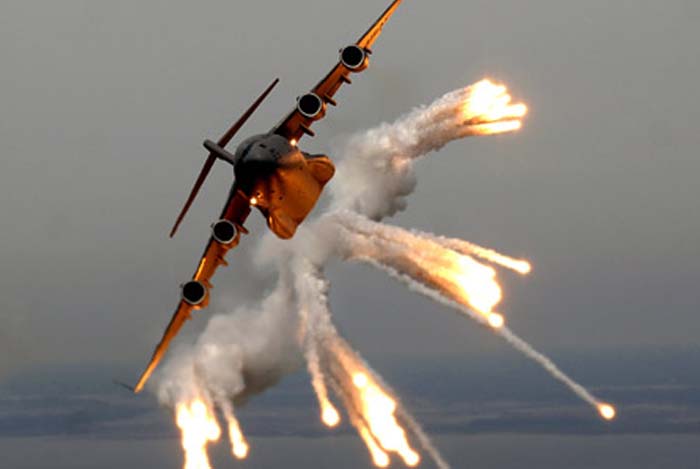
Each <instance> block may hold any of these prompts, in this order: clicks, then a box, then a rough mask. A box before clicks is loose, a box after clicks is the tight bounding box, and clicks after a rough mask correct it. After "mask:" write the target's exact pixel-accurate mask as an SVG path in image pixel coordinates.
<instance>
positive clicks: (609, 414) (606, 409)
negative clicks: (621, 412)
mask: <svg viewBox="0 0 700 469" xmlns="http://www.w3.org/2000/svg"><path fill="white" fill-rule="evenodd" d="M598 412H599V413H600V416H601V417H603V418H604V419H605V420H614V419H615V417H616V416H617V410H616V409H615V407H613V406H612V405H610V404H598Z"/></svg>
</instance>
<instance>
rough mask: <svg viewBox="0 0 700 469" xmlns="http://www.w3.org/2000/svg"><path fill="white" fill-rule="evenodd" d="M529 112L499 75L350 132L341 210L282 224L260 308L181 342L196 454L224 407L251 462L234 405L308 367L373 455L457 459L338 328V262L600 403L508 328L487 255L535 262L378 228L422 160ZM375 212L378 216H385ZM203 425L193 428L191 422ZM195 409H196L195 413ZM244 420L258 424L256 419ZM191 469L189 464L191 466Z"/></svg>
mask: <svg viewBox="0 0 700 469" xmlns="http://www.w3.org/2000/svg"><path fill="white" fill-rule="evenodd" d="M526 112H527V108H526V107H525V105H523V104H512V103H511V98H510V96H509V95H508V93H507V90H506V88H505V86H502V85H497V84H494V83H492V82H490V81H488V80H484V81H481V82H479V83H476V84H475V85H472V86H470V87H466V88H464V89H460V90H456V91H453V92H451V93H448V94H446V95H445V96H443V97H442V98H440V99H438V100H436V101H435V102H434V103H432V104H431V105H429V106H423V107H419V108H417V109H415V110H413V111H412V112H410V113H408V114H406V115H405V116H403V117H401V118H400V119H398V120H397V121H396V122H394V123H391V124H388V123H385V124H382V125H380V126H378V127H377V128H374V129H371V130H368V131H365V132H360V133H357V134H355V135H354V136H352V137H350V138H349V139H347V141H345V142H344V143H343V144H342V145H341V147H340V148H339V149H337V152H336V153H337V155H338V156H340V163H339V165H338V171H337V176H336V178H335V179H334V181H333V184H331V186H330V190H331V197H332V199H331V203H330V208H329V210H328V211H327V212H326V213H325V214H323V215H322V216H321V217H320V218H318V219H316V220H313V221H308V222H307V223H306V224H305V225H304V226H302V227H300V229H299V230H298V232H297V235H296V236H295V238H294V239H293V240H290V241H281V240H279V239H277V238H274V237H273V236H272V235H270V234H269V233H268V234H267V235H266V236H264V238H263V240H262V242H261V244H260V248H259V250H258V256H257V258H258V261H259V263H260V264H261V265H264V266H270V265H272V266H274V267H275V268H276V270H277V271H278V272H279V278H278V282H277V285H276V287H275V288H274V289H273V290H272V291H271V292H270V294H269V295H268V296H267V297H266V298H265V299H264V300H263V301H262V302H261V304H260V305H259V307H257V308H253V309H241V310H238V311H235V312H233V313H232V314H223V315H217V316H215V317H213V318H212V319H211V321H210V322H209V324H208V326H207V328H206V330H205V331H204V332H203V333H202V335H201V336H200V337H199V338H198V340H197V342H196V343H195V344H194V345H193V346H191V347H188V348H181V349H180V350H179V351H177V353H175V354H173V357H172V358H171V359H170V360H169V362H168V363H167V366H165V367H164V369H163V372H162V374H161V377H160V380H159V381H158V383H157V384H158V386H157V388H158V389H157V390H158V396H159V398H160V401H161V402H162V403H163V404H165V405H168V406H171V407H175V408H176V410H177V414H178V419H177V420H178V425H179V426H180V428H181V429H182V432H183V447H184V448H185V451H186V456H187V460H189V461H191V460H198V461H205V462H206V465H205V466H204V467H209V466H208V460H207V458H206V446H207V444H209V443H210V442H212V441H215V440H216V439H218V435H219V434H220V433H221V432H220V431H219V432H218V433H217V432H216V431H212V432H211V438H209V439H204V440H202V439H201V438H198V437H197V435H201V434H202V432H201V431H197V427H199V428H205V429H206V428H212V429H217V428H219V427H218V423H217V420H216V416H215V415H216V413H215V411H214V409H215V408H218V409H219V411H220V413H222V414H223V415H224V417H225V418H226V420H227V423H228V425H229V435H230V439H231V444H232V452H233V454H234V455H235V456H236V457H239V458H243V457H245V455H246V454H247V451H248V446H247V443H246V442H245V439H244V437H243V434H242V428H241V426H240V425H239V423H238V421H237V420H236V419H235V415H234V408H235V407H236V406H240V405H242V404H243V403H245V402H246V400H247V399H248V398H250V396H252V395H254V394H256V393H259V392H262V391H264V390H265V389H267V388H268V387H270V386H273V385H274V384H276V383H277V382H278V381H279V380H280V379H281V378H282V377H283V376H284V375H285V374H287V373H290V372H293V371H295V370H298V369H299V368H301V367H302V366H303V364H304V363H306V369H307V371H308V373H309V375H310V378H311V386H312V388H313V390H314V392H315V394H316V397H317V400H318V405H319V416H320V418H321V420H322V421H323V422H324V423H325V424H326V425H327V426H329V427H333V426H335V425H337V424H338V423H339V422H340V421H341V419H343V416H342V415H341V412H340V411H339V410H338V409H339V407H341V406H342V408H343V409H344V411H345V416H346V418H347V419H348V420H349V422H350V423H351V424H352V425H353V426H354V427H355V429H356V430H357V432H358V434H359V436H360V437H361V438H362V440H363V441H364V442H365V444H366V446H367V449H368V451H369V453H370V456H371V458H372V461H373V462H374V464H375V465H376V466H378V467H386V466H387V465H389V464H390V462H391V457H398V458H400V459H402V460H403V462H404V463H405V464H406V465H408V466H411V467H412V466H416V465H418V464H419V463H420V461H421V456H420V454H419V453H418V452H417V451H416V449H415V448H417V447H420V448H421V449H422V451H423V452H424V454H426V455H427V456H428V457H429V458H430V459H432V461H433V462H434V464H435V465H436V466H437V467H439V468H440V469H445V468H447V467H449V466H448V464H447V463H446V462H445V461H444V459H443V458H442V457H441V456H440V454H439V452H438V450H437V449H436V448H435V447H434V446H433V444H432V443H431V442H430V439H429V438H428V436H427V435H426V434H425V432H423V430H422V429H421V427H420V425H419V424H418V422H417V421H416V420H415V419H414V418H413V417H412V416H411V415H410V413H409V412H408V411H407V409H405V408H404V407H403V406H402V405H401V402H400V400H399V399H398V398H397V397H396V394H395V393H394V392H393V391H392V390H391V388H390V387H389V386H388V385H387V384H386V383H384V381H383V380H382V378H381V377H380V376H379V375H378V374H377V373H376V372H375V371H374V370H373V369H372V368H371V367H370V366H369V364H368V363H366V362H365V360H364V359H363V358H362V357H361V356H360V354H359V353H358V352H356V351H355V350H354V349H353V348H352V347H351V345H350V344H349V343H348V342H347V341H346V340H345V339H344V338H342V337H341V336H340V335H339V334H338V331H337V330H336V328H335V326H334V325H333V321H332V315H331V311H330V309H329V306H328V290H329V284H328V281H327V280H326V279H325V277H324V276H323V266H324V265H325V264H326V262H327V261H328V260H329V259H330V258H333V257H338V258H341V259H349V260H360V261H364V262H368V263H371V264H372V265H375V266H377V267H378V268H380V269H382V270H384V271H386V272H388V273H389V274H390V275H392V276H394V277H396V278H398V279H400V280H401V281H403V282H404V283H405V284H406V285H407V286H408V287H409V288H411V289H414V290H416V291H418V292H420V293H422V294H424V295H427V296H428V297H430V298H432V299H434V300H435V301H438V302H440V303H442V304H444V305H446V306H448V307H451V308H453V309H455V310H457V311H459V312H460V313H462V314H465V315H467V316H468V317H471V318H473V319H475V320H477V321H478V322H479V323H481V324H483V325H486V326H489V327H492V328H494V329H497V330H498V331H499V333H500V334H501V335H502V336H503V337H504V338H505V339H506V340H508V342H509V343H511V344H512V345H514V346H515V347H516V348H517V349H518V350H520V351H522V352H524V353H526V354H527V355H528V356H529V357H531V358H533V359H535V360H536V361H538V362H539V363H540V364H542V365H543V366H544V367H545V368H546V369H547V370H548V371H550V373H552V374H553V375H554V376H555V378H557V379H559V380H561V381H563V382H565V383H566V384H567V385H569V387H571V388H572V389H573V390H574V391H575V392H577V394H579V396H581V397H583V398H585V399H587V400H588V401H589V402H591V403H596V404H597V401H596V400H595V398H593V397H592V396H590V394H588V393H587V391H586V390H585V389H584V388H583V387H581V386H580V385H578V384H577V383H575V382H574V381H572V380H571V379H570V378H568V377H567V376H566V375H564V374H563V373H562V372H561V371H560V370H559V369H558V368H556V366H555V365H554V364H553V363H552V362H551V361H550V360H549V359H547V358H546V357H544V356H543V355H541V354H540V353H538V352H536V351H534V349H532V348H531V347H530V346H529V345H527V344H526V343H525V342H524V341H522V340H521V339H519V338H517V337H516V336H515V335H514V334H512V333H511V332H510V331H509V330H508V329H506V328H505V327H504V324H503V322H504V319H503V316H501V315H500V314H498V313H496V312H495V311H493V308H494V307H496V306H497V305H498V303H499V302H500V300H501V295H502V292H501V288H500V285H499V284H498V283H497V277H496V271H495V270H494V269H493V268H492V267H490V266H487V265H484V264H482V263H480V262H479V261H477V260H476V259H475V258H480V259H482V260H484V261H486V262H489V263H492V264H495V265H499V266H503V267H506V268H510V269H513V270H517V271H519V272H521V273H523V274H525V273H527V272H529V270H530V266H529V263H527V261H523V260H520V259H514V258H512V257H509V256H506V255H503V254H500V253H498V252H496V251H494V250H492V249H488V248H484V247H481V246H477V245H474V244H471V243H468V242H466V241H462V240H455V239H447V238H441V237H438V236H435V235H430V234H427V233H420V232H409V231H406V230H402V229H399V228H394V227H389V226H387V225H383V224H380V223H377V222H378V221H379V220H381V219H383V218H385V217H387V216H391V215H393V214H395V213H397V212H398V211H401V210H404V209H405V208H406V204H407V201H406V198H407V196H408V195H410V194H411V193H412V192H413V190H414V189H415V186H416V177H415V173H414V163H415V161H417V160H418V159H420V158H421V157H424V156H425V155H427V154H429V153H431V152H434V151H437V150H439V149H440V148H442V147H443V146H444V145H446V144H448V143H449V142H450V141H453V140H455V139H459V138H463V137H466V136H471V135H490V134H496V133H503V132H510V131H514V130H517V129H519V128H520V126H521V125H522V124H521V120H520V119H521V118H522V117H523V116H524V115H525V113H526ZM371 220H374V221H371ZM197 409H205V411H204V412H200V414H201V418H199V420H197V419H195V418H190V419H189V421H194V423H192V424H191V425H189V426H188V425H186V424H181V423H182V422H185V421H187V420H188V419H187V418H186V417H193V416H194V417H196V416H197V415H199V414H196V412H195V411H196V410H197ZM181 417H182V418H181ZM243 426H244V425H243ZM186 467H188V466H187V462H186Z"/></svg>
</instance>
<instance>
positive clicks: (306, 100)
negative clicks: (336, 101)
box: [297, 93, 326, 120]
mask: <svg viewBox="0 0 700 469" xmlns="http://www.w3.org/2000/svg"><path fill="white" fill-rule="evenodd" d="M297 109H298V110H299V112H300V113H301V115H302V116H304V117H308V118H309V119H313V120H318V119H320V118H322V117H323V115H324V114H325V113H326V104H325V103H324V102H323V100H322V99H321V98H319V97H318V95H317V94H316V93H307V94H305V95H303V96H300V97H299V100H298V101H297Z"/></svg>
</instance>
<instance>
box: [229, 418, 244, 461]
mask: <svg viewBox="0 0 700 469" xmlns="http://www.w3.org/2000/svg"><path fill="white" fill-rule="evenodd" d="M226 420H227V421H228V438H229V440H230V441H231V453H232V454H233V455H234V456H235V457H236V458H237V459H245V458H247V457H248V452H249V451H250V447H249V446H248V442H247V441H246V439H245V436H243V431H241V425H240V424H239V423H238V420H237V419H236V417H234V416H233V414H231V415H227V416H226Z"/></svg>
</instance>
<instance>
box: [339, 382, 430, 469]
mask: <svg viewBox="0 0 700 469" xmlns="http://www.w3.org/2000/svg"><path fill="white" fill-rule="evenodd" d="M352 382H353V384H354V385H355V388H357V390H358V391H359V400H360V402H361V406H362V410H361V414H362V416H363V417H364V418H365V420H366V421H367V423H368V425H369V429H370V431H371V432H372V435H373V436H374V437H375V438H376V439H377V441H378V442H379V444H380V445H381V447H382V448H383V449H384V450H386V451H389V452H393V453H397V454H399V456H401V458H402V459H403V460H404V462H405V463H406V465H408V466H410V467H415V466H417V465H418V463H420V455H419V454H418V453H416V452H415V451H414V450H413V448H411V446H410V445H409V443H408V439H407V438H406V432H405V430H404V429H403V428H401V426H400V425H399V423H398V422H397V420H396V417H395V416H394V412H396V401H394V400H393V399H392V398H391V397H389V396H388V395H387V394H386V393H385V392H384V391H383V390H382V389H381V388H380V387H379V386H378V385H377V384H376V383H374V382H373V381H372V380H371V378H370V377H369V376H367V374H365V373H362V372H358V373H355V374H354V375H353V377H352ZM370 451H371V449H370ZM380 467H384V466H381V465H380Z"/></svg>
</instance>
